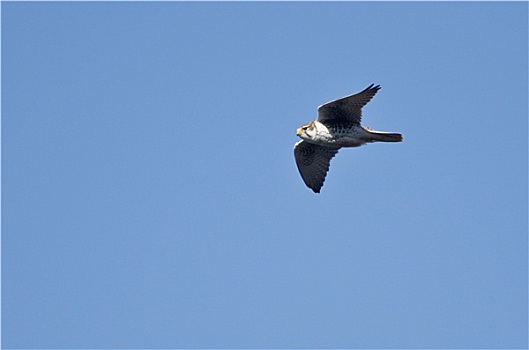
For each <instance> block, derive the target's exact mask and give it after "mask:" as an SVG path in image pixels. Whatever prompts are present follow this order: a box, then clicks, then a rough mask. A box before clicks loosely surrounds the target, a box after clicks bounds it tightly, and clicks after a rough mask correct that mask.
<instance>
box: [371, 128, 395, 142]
mask: <svg viewBox="0 0 529 350" xmlns="http://www.w3.org/2000/svg"><path fill="white" fill-rule="evenodd" d="M369 133H370V134H371V137H372V142H375V141H380V142H402V134H399V133H396V132H383V131H375V130H369Z"/></svg>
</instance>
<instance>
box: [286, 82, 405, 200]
mask: <svg viewBox="0 0 529 350" xmlns="http://www.w3.org/2000/svg"><path fill="white" fill-rule="evenodd" d="M379 89H380V86H378V85H377V86H374V87H373V84H372V85H370V86H369V87H367V88H366V89H365V90H363V91H362V92H359V93H357V94H354V95H351V96H347V97H344V98H341V99H338V100H334V101H331V102H328V103H326V104H324V105H321V106H319V107H318V119H317V120H313V121H311V122H309V123H307V124H305V125H303V126H301V127H299V128H298V129H297V135H298V136H299V137H300V138H301V141H298V142H297V143H296V144H295V146H294V155H295V158H296V164H297V166H298V170H299V172H300V174H301V177H302V178H303V180H304V181H305V184H306V185H307V186H308V187H309V188H311V189H312V190H313V191H314V192H316V193H319V192H320V189H321V187H322V186H323V182H324V181H325V176H326V175H327V171H328V170H329V164H330V161H331V159H332V158H333V157H334V156H335V155H336V153H338V150H339V149H340V148H342V147H358V146H361V145H363V144H365V143H368V142H377V141H380V142H400V141H402V135H401V134H398V133H389V132H382V131H375V130H371V129H369V128H366V127H364V126H362V125H360V121H361V117H362V107H363V106H364V105H365V104H367V103H368V102H369V101H370V100H371V99H372V98H373V96H374V95H375V94H376V93H377V91H378V90H379Z"/></svg>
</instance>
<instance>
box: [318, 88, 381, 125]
mask: <svg viewBox="0 0 529 350" xmlns="http://www.w3.org/2000/svg"><path fill="white" fill-rule="evenodd" d="M378 90H380V85H377V86H374V84H371V85H369V86H368V87H367V88H366V89H365V90H363V91H361V92H359V93H357V94H354V95H350V96H346V97H343V98H340V99H338V100H334V101H331V102H327V103H325V104H323V105H321V106H319V107H318V121H319V122H321V123H323V124H333V123H336V124H352V125H360V121H361V119H362V107H364V106H365V105H366V104H367V103H368V102H369V101H371V99H372V98H373V96H375V94H376V93H377V91H378Z"/></svg>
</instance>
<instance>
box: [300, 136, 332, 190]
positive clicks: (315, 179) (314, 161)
mask: <svg viewBox="0 0 529 350" xmlns="http://www.w3.org/2000/svg"><path fill="white" fill-rule="evenodd" d="M338 149H339V148H331V147H324V146H319V145H315V144H313V143H310V142H307V141H304V140H301V141H298V142H297V143H296V144H295V145H294V156H295V158H296V165H297V166H298V170H299V173H300V174H301V177H302V178H303V181H305V184H306V185H307V186H308V187H309V188H310V189H312V190H313V191H314V192H315V193H320V189H321V187H322V186H323V182H324V181H325V176H326V175H327V171H329V164H330V162H331V159H332V157H334V156H335V155H336V153H338Z"/></svg>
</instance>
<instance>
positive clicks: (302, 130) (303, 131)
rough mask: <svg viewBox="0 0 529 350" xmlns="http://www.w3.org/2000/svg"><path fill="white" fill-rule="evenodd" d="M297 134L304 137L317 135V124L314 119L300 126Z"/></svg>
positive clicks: (309, 138) (309, 137)
mask: <svg viewBox="0 0 529 350" xmlns="http://www.w3.org/2000/svg"><path fill="white" fill-rule="evenodd" d="M296 134H297V135H298V136H299V137H301V138H302V139H307V140H311V139H313V138H314V137H315V136H316V125H314V121H312V122H310V123H307V124H305V125H302V126H300V127H299V128H298V130H296Z"/></svg>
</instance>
